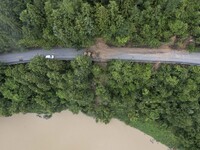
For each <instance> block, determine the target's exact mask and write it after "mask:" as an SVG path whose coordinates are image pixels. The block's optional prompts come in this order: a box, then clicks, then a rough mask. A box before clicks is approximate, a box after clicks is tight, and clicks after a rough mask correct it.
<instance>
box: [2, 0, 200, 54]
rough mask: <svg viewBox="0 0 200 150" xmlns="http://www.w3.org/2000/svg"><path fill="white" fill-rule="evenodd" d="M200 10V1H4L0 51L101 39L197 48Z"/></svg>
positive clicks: (85, 43) (81, 44)
mask: <svg viewBox="0 0 200 150" xmlns="http://www.w3.org/2000/svg"><path fill="white" fill-rule="evenodd" d="M199 11H200V3H199V0H193V1H191V0H184V1H182V0H173V1H172V0H159V1H157V0H148V1H143V0H112V1H108V0H95V1H93V0H74V1H71V0H25V1H22V0H19V1H17V0H14V1H6V0H3V1H2V2H1V6H0V12H1V14H0V37H1V38H0V45H1V47H0V52H5V51H9V50H10V49H15V48H17V46H19V45H21V46H25V47H28V48H32V47H43V48H46V49H49V48H51V47H55V46H60V47H76V48H82V47H89V46H91V45H92V44H93V43H94V41H95V39H96V38H99V37H100V38H104V39H105V41H106V42H107V43H108V44H111V45H114V46H127V45H132V46H148V47H158V46H160V45H161V44H163V43H168V44H169V45H170V46H172V47H175V48H179V47H180V48H186V47H187V48H188V49H190V50H191V51H192V50H193V51H194V50H198V48H199V46H200V15H199ZM172 38H173V39H175V41H173V40H171V39H172ZM188 41H190V42H188Z"/></svg>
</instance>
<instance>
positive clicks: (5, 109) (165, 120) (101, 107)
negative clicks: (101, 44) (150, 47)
mask: <svg viewBox="0 0 200 150" xmlns="http://www.w3.org/2000/svg"><path fill="white" fill-rule="evenodd" d="M199 91H200V68H199V67H197V66H180V65H174V66H173V65H161V66H160V67H159V68H156V67H154V66H153V64H139V63H133V62H125V61H117V60H116V61H111V62H109V63H108V64H107V66H106V65H105V64H104V65H103V64H97V63H93V62H91V60H90V59H89V58H87V57H78V58H76V59H75V60H73V61H71V62H67V61H59V60H48V59H45V58H43V57H35V58H34V59H33V60H32V61H31V62H30V63H29V64H20V65H14V66H3V65H1V66H0V115H3V116H9V115H12V114H14V113H19V112H23V113H28V112H35V113H38V114H46V115H51V114H52V113H54V112H60V111H62V110H65V109H69V110H71V111H72V112H74V113H77V112H79V111H82V112H84V113H86V114H88V115H90V116H93V117H95V118H96V119H97V120H101V121H103V122H106V123H107V122H109V121H110V119H111V118H113V117H115V118H119V119H121V120H123V121H125V122H126V123H128V124H132V123H133V122H134V121H135V120H137V119H139V120H143V121H147V120H148V121H154V122H157V123H158V124H160V126H162V127H166V128H167V129H168V130H170V131H171V132H173V134H174V135H176V137H177V138H178V140H179V147H180V148H183V149H194V150H196V149H199V148H200V145H199V135H200V130H199V126H200V120H199V117H200V94H199Z"/></svg>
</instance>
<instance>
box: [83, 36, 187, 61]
mask: <svg viewBox="0 0 200 150" xmlns="http://www.w3.org/2000/svg"><path fill="white" fill-rule="evenodd" d="M175 41H176V37H172V39H171V43H169V44H163V45H162V46H160V47H159V48H158V49H155V48H154V49H151V48H129V47H127V48H125V47H122V48H119V47H109V46H108V45H107V44H106V42H105V41H104V40H103V39H102V38H98V39H97V40H96V44H95V45H93V46H91V47H90V48H88V49H87V51H89V52H92V53H96V54H97V55H98V58H99V59H101V60H104V59H105V58H106V56H113V55H117V54H120V53H121V52H123V53H129V54H132V53H138V54H158V53H168V52H170V51H174V49H172V48H171V44H172V43H174V42H175ZM182 51H183V52H185V50H182Z"/></svg>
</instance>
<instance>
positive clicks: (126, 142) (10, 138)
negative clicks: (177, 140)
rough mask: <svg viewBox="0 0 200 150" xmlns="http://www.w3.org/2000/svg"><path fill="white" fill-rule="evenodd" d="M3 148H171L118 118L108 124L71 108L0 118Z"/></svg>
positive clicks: (0, 135)
mask: <svg viewBox="0 0 200 150" xmlns="http://www.w3.org/2000/svg"><path fill="white" fill-rule="evenodd" d="M0 141H1V142H0V143H1V150H41V149H42V150H66V149H69V150H167V149H168V148H167V147H166V146H165V145H162V144H160V143H158V142H156V141H155V140H153V138H152V137H150V136H148V135H145V134H144V133H142V132H141V131H139V130H137V129H135V128H132V127H129V126H127V125H125V124H124V123H123V122H120V121H119V120H117V119H112V121H111V122H110V123H109V124H107V125H105V124H103V123H96V122H95V120H94V119H93V118H91V117H87V116H86V115H84V114H82V113H79V114H78V115H73V114H72V113H71V112H69V111H64V112H62V113H56V114H54V115H53V117H52V118H50V119H48V120H46V119H42V118H39V117H36V115H35V114H26V115H22V114H18V115H13V116H12V117H8V118H6V117H1V118H0Z"/></svg>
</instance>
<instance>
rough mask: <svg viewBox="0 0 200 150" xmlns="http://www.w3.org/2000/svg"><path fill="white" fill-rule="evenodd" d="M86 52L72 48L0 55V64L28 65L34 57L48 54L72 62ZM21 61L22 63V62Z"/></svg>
mask: <svg viewBox="0 0 200 150" xmlns="http://www.w3.org/2000/svg"><path fill="white" fill-rule="evenodd" d="M83 51H84V50H79V51H78V50H76V49H72V48H68V49H52V50H43V49H38V50H31V51H28V52H20V53H9V54H4V55H0V62H3V63H8V64H18V63H26V62H29V61H30V60H31V59H32V58H33V57H35V56H37V55H40V56H45V55H48V54H52V55H54V56H55V58H56V59H61V60H72V59H74V58H75V57H76V56H78V55H82V54H83ZM20 60H21V61H20Z"/></svg>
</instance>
